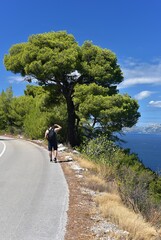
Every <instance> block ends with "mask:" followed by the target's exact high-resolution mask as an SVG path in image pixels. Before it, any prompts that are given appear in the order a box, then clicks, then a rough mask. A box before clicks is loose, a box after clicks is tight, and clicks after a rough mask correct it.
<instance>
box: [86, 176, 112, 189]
mask: <svg viewBox="0 0 161 240" xmlns="http://www.w3.org/2000/svg"><path fill="white" fill-rule="evenodd" d="M86 187H88V188H90V189H92V190H94V191H98V192H104V191H108V185H107V183H106V181H105V180H104V179H102V178H100V177H99V176H96V175H90V176H88V177H86Z"/></svg>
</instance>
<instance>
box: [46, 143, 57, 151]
mask: <svg viewBox="0 0 161 240" xmlns="http://www.w3.org/2000/svg"><path fill="white" fill-rule="evenodd" d="M52 149H54V150H57V149H58V145H57V142H50V141H48V150H49V151H50V152H51V151H52Z"/></svg>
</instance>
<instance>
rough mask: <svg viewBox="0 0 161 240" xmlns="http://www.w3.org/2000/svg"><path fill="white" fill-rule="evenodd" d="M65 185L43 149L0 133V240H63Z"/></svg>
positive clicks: (66, 205) (60, 174)
mask: <svg viewBox="0 0 161 240" xmlns="http://www.w3.org/2000/svg"><path fill="white" fill-rule="evenodd" d="M67 208H68V186H67V183H66V180H65V177H64V175H63V172H62V169H61V166H60V164H59V163H50V162H49V157H48V152H47V150H46V149H44V148H42V147H40V146H38V145H36V144H33V143H31V142H28V141H24V140H18V139H11V138H7V137H2V136H0V240H63V239H64V234H65V225H66V221H67V213H66V211H67Z"/></svg>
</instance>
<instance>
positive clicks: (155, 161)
mask: <svg viewBox="0 0 161 240" xmlns="http://www.w3.org/2000/svg"><path fill="white" fill-rule="evenodd" d="M121 138H122V139H123V140H125V141H126V143H124V144H122V145H121V146H122V147H124V148H130V149H131V153H132V152H135V153H137V154H138V157H139V159H140V160H141V161H142V163H143V164H144V165H145V166H146V167H149V168H150V169H151V170H153V171H155V172H159V171H161V134H137V133H126V135H125V136H123V137H121Z"/></svg>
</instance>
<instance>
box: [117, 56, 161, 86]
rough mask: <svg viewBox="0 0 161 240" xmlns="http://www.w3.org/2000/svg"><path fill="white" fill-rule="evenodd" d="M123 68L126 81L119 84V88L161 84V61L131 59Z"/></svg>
mask: <svg viewBox="0 0 161 240" xmlns="http://www.w3.org/2000/svg"><path fill="white" fill-rule="evenodd" d="M121 68H122V71H123V74H124V81H123V82H122V83H121V84H119V86H118V88H119V89H121V88H128V87H132V86H134V85H140V84H153V85H161V62H157V63H156V62H155V63H142V62H136V61H133V60H131V59H130V60H128V61H126V62H125V63H124V64H123V66H122V67H121Z"/></svg>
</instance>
